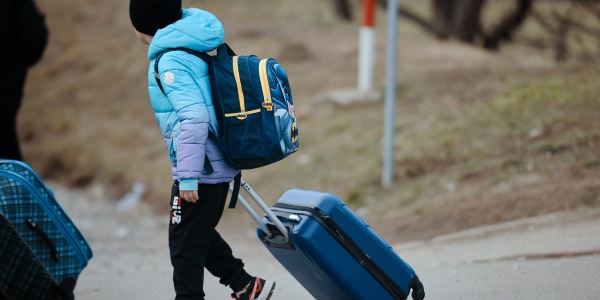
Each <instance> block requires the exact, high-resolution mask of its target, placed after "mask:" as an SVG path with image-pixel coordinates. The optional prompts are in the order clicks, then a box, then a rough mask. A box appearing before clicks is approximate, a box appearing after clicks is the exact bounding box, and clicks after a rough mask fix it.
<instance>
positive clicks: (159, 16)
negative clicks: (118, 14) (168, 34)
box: [129, 0, 181, 35]
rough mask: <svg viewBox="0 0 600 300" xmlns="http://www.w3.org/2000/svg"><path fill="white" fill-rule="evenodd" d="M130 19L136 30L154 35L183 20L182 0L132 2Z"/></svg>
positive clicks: (131, 0)
mask: <svg viewBox="0 0 600 300" xmlns="http://www.w3.org/2000/svg"><path fill="white" fill-rule="evenodd" d="M129 18H130V19H131V24H132V25H133V27H134V28H135V30H137V31H139V32H141V33H145V34H148V35H154V34H156V31H157V30H159V29H161V28H164V27H166V26H167V25H169V24H171V23H174V22H175V21H177V20H179V19H181V0H130V1H129Z"/></svg>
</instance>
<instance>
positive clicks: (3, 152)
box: [0, 109, 23, 160]
mask: <svg viewBox="0 0 600 300" xmlns="http://www.w3.org/2000/svg"><path fill="white" fill-rule="evenodd" d="M0 141H2V146H1V147H0V158H6V159H14V160H23V158H22V157H21V149H20V148H19V138H18V137H17V111H16V110H15V111H7V110H4V109H0Z"/></svg>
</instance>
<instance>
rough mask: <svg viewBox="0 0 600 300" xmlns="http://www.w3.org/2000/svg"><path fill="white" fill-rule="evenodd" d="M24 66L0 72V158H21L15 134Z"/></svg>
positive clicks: (23, 80) (25, 75)
mask: <svg viewBox="0 0 600 300" xmlns="http://www.w3.org/2000/svg"><path fill="white" fill-rule="evenodd" d="M26 77H27V72H26V69H25V68H13V69H11V70H10V71H5V72H4V73H3V74H0V145H1V146H0V158H7V159H14V160H23V157H22V156H21V149H20V147H19V138H18V136H17V113H18V112H19V108H20V107H21V100H22V98H23V86H24V85H25V79H26Z"/></svg>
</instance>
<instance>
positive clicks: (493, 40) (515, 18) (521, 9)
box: [483, 0, 533, 50]
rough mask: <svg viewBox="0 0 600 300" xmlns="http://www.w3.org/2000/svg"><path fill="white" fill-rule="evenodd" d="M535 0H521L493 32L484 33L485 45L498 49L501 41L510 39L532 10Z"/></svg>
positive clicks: (487, 47)
mask: <svg viewBox="0 0 600 300" xmlns="http://www.w3.org/2000/svg"><path fill="white" fill-rule="evenodd" d="M532 3H533V0H519V2H518V6H517V9H516V10H515V11H514V12H513V13H511V14H509V15H507V16H505V17H504V19H503V20H502V21H501V22H500V23H499V24H498V25H497V26H496V28H494V30H493V31H492V33H490V34H489V35H484V38H483V47H484V48H486V49H490V50H495V49H498V46H499V45H500V42H502V41H504V40H510V39H511V37H512V34H513V32H514V31H515V30H516V29H517V28H519V26H521V24H523V21H525V19H526V18H527V16H528V15H529V13H530V12H531V6H532Z"/></svg>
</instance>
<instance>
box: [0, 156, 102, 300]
mask: <svg viewBox="0 0 600 300" xmlns="http://www.w3.org/2000/svg"><path fill="white" fill-rule="evenodd" d="M0 212H1V213H2V215H3V216H4V217H5V218H6V219H7V220H8V221H9V222H10V224H11V226H12V227H13V228H14V230H15V231H16V232H17V234H18V235H19V237H20V238H21V239H22V240H23V241H24V242H25V244H26V245H27V246H28V248H29V249H30V250H31V252H32V253H33V255H34V256H35V258H36V259H37V260H39V261H40V262H41V263H42V265H43V267H44V269H45V270H46V271H47V272H48V273H49V274H50V276H51V277H52V279H53V280H54V282H55V283H57V285H59V286H70V287H71V290H72V289H73V288H74V286H75V282H76V281H77V279H78V277H79V274H80V273H81V272H82V270H83V269H84V268H85V267H86V266H87V263H88V261H89V260H90V259H91V258H92V250H91V248H90V246H89V244H88V243H87V241H86V240H85V238H84V237H83V235H82V234H81V232H80V231H79V229H78V228H77V227H76V226H75V224H74V223H73V221H72V220H71V219H70V218H69V216H68V215H67V214H66V213H65V211H64V210H63V209H62V207H61V206H60V204H59V203H58V201H57V200H56V198H55V197H54V194H53V193H52V191H51V190H50V189H49V188H48V187H46V186H45V184H44V183H43V181H42V180H41V179H40V177H39V176H38V175H37V173H36V172H35V171H34V170H33V169H32V168H31V167H30V166H29V165H28V164H26V163H24V162H20V161H13V160H0ZM6 249H8V248H5V250H4V251H3V253H1V254H0V255H2V259H3V261H11V260H12V259H17V258H13V257H11V255H15V254H16V255H19V253H12V252H8V251H7V250H6ZM3 266H4V263H3ZM36 268H37V267H36ZM9 271H10V270H9V269H5V268H2V272H3V273H6V274H2V275H3V276H2V277H0V278H1V279H2V280H3V281H2V282H0V286H3V287H4V285H6V284H7V280H8V282H12V279H14V278H11V276H17V273H14V272H13V273H8V272H9ZM35 281H36V280H35V278H30V277H25V278H23V281H22V282H20V283H19V286H15V285H14V283H12V284H11V283H9V284H8V285H9V286H8V287H7V288H6V290H10V289H11V288H19V287H20V288H24V287H27V286H29V285H35V284H37V283H35ZM3 293H5V294H6V291H5V290H3ZM6 296H8V299H45V298H30V297H25V298H19V297H17V296H14V295H13V296H11V295H6ZM50 299H52V298H50Z"/></svg>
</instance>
